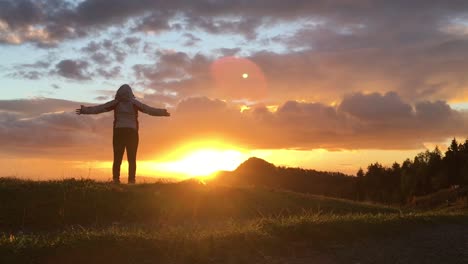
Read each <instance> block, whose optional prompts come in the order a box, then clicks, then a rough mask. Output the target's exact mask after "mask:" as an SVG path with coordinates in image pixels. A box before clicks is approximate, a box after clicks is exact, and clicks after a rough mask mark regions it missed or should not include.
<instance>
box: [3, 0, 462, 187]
mask: <svg viewBox="0 0 468 264" xmlns="http://www.w3.org/2000/svg"><path fill="white" fill-rule="evenodd" d="M295 4H296V5H291V4H288V3H286V2H284V1H268V2H265V1H261V0H259V1H251V3H250V4H248V5H247V4H237V3H236V2H235V1H233V2H229V3H228V2H216V1H204V0H197V1H191V2H190V3H183V2H180V1H173V2H171V3H165V2H164V1H161V2H160V1H153V2H148V1H132V2H128V1H124V0H118V1H113V2H112V8H109V4H108V3H106V1H98V0H66V1H63V2H62V3H60V4H57V2H56V1H52V0H41V1H28V0H21V1H13V0H7V1H3V2H2V3H0V46H1V48H2V51H3V54H4V58H3V60H2V62H0V69H1V72H2V73H3V75H2V79H0V85H1V86H2V87H4V89H3V90H2V94H1V95H0V143H1V144H2V148H1V149H0V166H2V168H4V169H3V170H2V174H5V175H0V176H15V175H17V176H19V177H20V178H32V179H50V178H64V177H66V178H72V177H78V178H79V177H80V176H79V175H83V176H84V177H86V176H88V175H91V176H95V177H101V176H103V177H105V176H106V175H108V177H109V178H111V177H112V176H111V167H112V121H113V114H112V113H104V114H101V115H86V116H83V115H81V116H78V115H75V113H74V111H75V109H76V108H79V107H80V105H85V106H92V105H98V104H103V103H106V102H108V101H110V100H112V99H113V98H114V96H115V92H116V90H117V89H118V88H119V87H120V86H121V85H122V84H125V83H128V84H129V85H130V86H131V87H132V89H133V92H134V93H135V96H136V97H137V99H138V100H140V101H141V102H143V103H145V104H148V105H150V106H153V107H157V108H166V109H168V111H169V112H170V113H171V116H170V117H169V118H159V117H151V116H148V115H145V114H143V113H142V114H140V116H139V120H140V130H139V133H140V134H139V136H140V145H139V148H138V156H137V157H138V158H137V162H138V169H137V178H138V176H149V177H151V176H153V177H156V176H157V177H159V176H160V175H162V176H163V177H167V178H174V179H176V178H177V179H184V178H191V177H194V176H203V175H211V174H213V173H214V172H216V171H219V170H234V169H235V168H236V167H237V166H239V165H240V164H241V163H242V162H244V161H245V160H247V159H248V158H249V157H258V158H261V159H264V160H266V161H268V162H270V163H273V164H275V165H276V166H287V167H301V168H305V169H315V170H319V171H333V172H342V173H345V174H348V175H355V174H356V172H357V171H358V169H359V168H367V166H368V165H369V164H371V163H375V162H379V163H380V164H383V165H386V166H390V165H391V164H392V163H393V162H398V163H401V162H403V161H404V160H405V159H407V158H409V159H412V158H413V157H414V156H416V154H418V153H420V152H423V151H425V150H432V149H434V147H435V146H438V147H439V148H440V150H441V151H442V152H445V150H446V149H447V147H448V146H449V144H450V141H451V140H452V139H453V138H456V139H457V140H458V141H459V142H460V141H461V142H463V141H464V140H465V138H466V137H467V135H468V125H467V124H468V122H467V121H468V79H467V78H466V73H465V71H466V70H465V69H467V68H468V67H467V66H468V52H467V47H468V46H467V43H468V16H467V15H468V3H467V4H461V3H454V2H451V1H444V2H441V3H432V2H431V3H412V4H408V3H406V2H404V1H391V2H385V1H384V2H379V3H370V2H365V1H364V2H362V1H351V2H349V1H344V2H340V1H338V2H336V3H331V4H326V3H321V2H311V1H306V0H304V1H296V2H295ZM126 167H127V163H126V158H124V163H123V164H122V176H121V177H126V175H125V173H127V168H126Z"/></svg>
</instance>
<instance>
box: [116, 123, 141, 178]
mask: <svg viewBox="0 0 468 264" xmlns="http://www.w3.org/2000/svg"><path fill="white" fill-rule="evenodd" d="M138 140H139V139H138V131H137V130H136V129H133V128H126V127H124V128H120V127H119V128H114V136H113V140H112V143H113V146H114V164H113V166H112V176H113V180H114V182H119V181H120V165H121V164H122V158H123V154H124V152H125V150H127V161H128V182H129V183H135V174H136V154H137V150H138Z"/></svg>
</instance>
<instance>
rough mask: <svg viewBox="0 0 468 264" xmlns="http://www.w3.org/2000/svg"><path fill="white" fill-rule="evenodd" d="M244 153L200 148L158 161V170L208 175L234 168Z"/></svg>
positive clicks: (190, 174)
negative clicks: (172, 159) (180, 155)
mask: <svg viewBox="0 0 468 264" xmlns="http://www.w3.org/2000/svg"><path fill="white" fill-rule="evenodd" d="M244 159H245V157H244V154H242V153H241V152H239V151H236V150H216V149H201V150H195V151H193V152H190V153H187V154H186V155H184V156H183V157H181V158H180V159H179V160H175V161H169V162H163V163H158V164H157V165H156V167H157V168H158V170H160V171H165V172H169V173H177V174H185V175H187V176H192V177H193V176H209V175H212V174H213V173H215V172H217V171H221V170H234V169H235V168H236V167H237V166H238V165H239V164H240V163H241V162H242V161H243V160H244Z"/></svg>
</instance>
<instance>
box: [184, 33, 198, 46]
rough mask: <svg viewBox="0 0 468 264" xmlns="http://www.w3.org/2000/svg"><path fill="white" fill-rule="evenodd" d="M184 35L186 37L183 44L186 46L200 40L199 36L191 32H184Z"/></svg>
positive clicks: (193, 44)
mask: <svg viewBox="0 0 468 264" xmlns="http://www.w3.org/2000/svg"><path fill="white" fill-rule="evenodd" d="M184 37H185V38H187V40H186V41H185V44H184V45H185V46H188V47H191V46H195V45H196V44H197V43H198V42H200V41H201V38H199V37H196V36H195V35H193V34H192V33H185V34H184Z"/></svg>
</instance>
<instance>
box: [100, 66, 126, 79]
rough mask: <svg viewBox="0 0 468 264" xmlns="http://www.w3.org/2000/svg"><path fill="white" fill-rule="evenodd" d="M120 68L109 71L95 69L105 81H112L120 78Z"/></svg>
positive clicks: (116, 67)
mask: <svg viewBox="0 0 468 264" xmlns="http://www.w3.org/2000/svg"><path fill="white" fill-rule="evenodd" d="M120 71H121V67H120V66H115V67H113V68H112V69H110V70H105V69H97V73H98V74H99V75H100V76H102V77H104V78H105V79H113V78H116V77H118V76H120Z"/></svg>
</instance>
